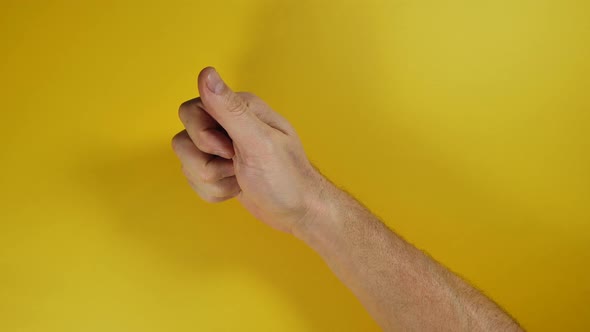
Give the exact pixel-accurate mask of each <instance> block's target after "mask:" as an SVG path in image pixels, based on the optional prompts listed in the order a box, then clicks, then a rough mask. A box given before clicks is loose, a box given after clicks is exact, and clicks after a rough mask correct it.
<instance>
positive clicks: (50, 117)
mask: <svg viewBox="0 0 590 332" xmlns="http://www.w3.org/2000/svg"><path fill="white" fill-rule="evenodd" d="M0 3H1V7H0V38H1V39H0V40H1V46H0V47H1V53H0V60H1V61H0V75H1V78H0V84H1V85H0V89H1V90H0V112H1V113H0V135H1V141H0V142H1V143H0V148H1V152H0V167H1V168H0V169H1V173H0V188H1V191H0V198H1V201H0V208H1V209H0V330H1V331H376V330H378V328H377V327H376V325H375V324H374V323H373V322H372V320H371V318H370V317H369V316H368V314H366V313H365V311H364V309H363V308H362V307H361V306H360V305H359V304H358V303H357V301H356V300H355V298H354V297H353V296H352V295H351V293H350V292H349V291H348V290H347V289H346V288H345V287H344V286H343V285H342V284H340V283H339V282H338V281H337V279H336V278H335V277H334V276H333V275H332V274H331V273H330V271H329V270H328V268H327V267H326V266H325V265H324V263H323V262H322V261H321V260H320V258H319V257H318V256H317V255H315V253H313V252H312V251H311V250H310V249H308V248H306V247H305V246H304V245H303V244H302V243H300V242H299V241H297V240H295V239H293V238H291V237H289V236H287V235H284V234H279V233H278V232H276V231H273V230H272V229H269V228H267V227H266V226H264V225H262V224H261V223H260V222H258V221H256V220H254V219H253V218H252V217H250V216H249V215H248V214H247V213H246V212H245V211H244V210H242V209H241V207H240V206H239V205H238V204H237V203H236V202H228V203H223V204H219V205H210V204H206V203H203V202H201V201H200V200H199V199H198V197H197V196H196V195H194V194H193V193H192V192H191V191H190V189H189V187H188V185H187V184H186V183H185V180H184V179H183V177H182V175H181V172H180V165H179V162H178V161H177V160H176V159H175V157H174V155H173V153H172V151H171V149H170V145H169V143H170V138H171V136H172V135H173V134H174V133H175V132H177V131H179V130H180V129H181V125H180V123H179V121H178V120H177V113H176V112H177V107H178V105H179V104H180V103H181V102H182V101H184V100H186V99H189V98H192V97H195V96H196V88H195V80H196V75H197V73H198V71H199V70H200V69H201V68H202V67H204V66H207V65H213V66H216V67H217V68H218V70H219V71H220V72H221V73H222V75H223V76H224V77H225V78H226V79H227V81H228V82H230V84H231V85H232V86H233V87H234V88H236V89H238V90H249V91H253V92H255V93H257V94H258V95H259V96H261V97H262V98H264V99H265V100H267V101H268V102H269V103H270V104H271V106H273V107H274V108H275V109H276V110H278V111H279V112H281V113H282V114H284V115H285V116H286V117H287V118H288V119H290V121H292V122H293V124H294V125H295V127H296V128H297V129H298V131H299V133H300V135H301V137H302V139H303V141H304V145H305V147H306V149H307V151H308V154H309V156H310V158H311V159H312V160H313V161H314V163H315V164H316V165H317V166H318V167H319V168H320V169H321V170H322V171H323V172H324V173H325V174H327V175H328V176H329V177H331V178H332V179H333V180H334V181H335V182H337V183H339V184H341V185H343V186H344V187H345V188H346V189H347V190H349V191H350V192H352V193H354V194H355V195H356V196H357V197H358V198H359V199H361V200H363V201H364V202H365V203H366V204H367V205H368V206H369V207H371V208H372V209H373V210H374V211H375V212H376V213H377V214H378V215H379V216H380V217H382V218H383V219H384V220H385V221H386V222H387V223H388V224H389V225H390V226H391V227H393V228H394V229H396V230H397V231H398V232H399V233H401V234H402V235H403V236H405V237H406V238H407V239H409V240H410V241H411V242H413V243H415V244H416V245H417V246H419V247H420V248H424V249H425V250H427V251H428V252H429V253H431V254H432V255H433V256H434V257H435V258H437V259H439V260H440V261H441V262H443V263H444V264H446V265H448V266H449V267H450V268H452V269H453V270H455V271H458V272H459V273H460V274H461V275H463V276H464V277H465V278H467V279H468V280H470V281H472V282H473V283H474V284H475V285H477V286H478V287H480V288H481V289H482V290H484V291H485V292H486V293H487V294H489V295H491V296H492V297H493V298H494V299H495V300H496V301H497V302H499V303H500V304H501V305H502V306H504V307H505V308H506V309H507V310H508V311H509V312H511V313H512V314H513V315H514V316H515V317H516V318H517V319H518V320H519V321H520V322H521V323H522V324H523V325H524V326H525V327H526V328H528V329H530V330H536V331H558V330H561V331H573V330H578V331H582V330H590V210H589V205H590V203H589V202H590V154H589V148H590V147H589V143H590V125H589V124H590V115H589V112H590V92H589V91H590V60H589V59H590V19H589V17H590V2H588V1H582V0H580V1H574V0H560V1H558V0H553V1H548V0H536V1H534V0H530V1H524V0H522V1H514V0H496V1H468V0H464V1H458V0H441V1H434V0H430V1H424V0H417V1H401V0H397V1H377V0H371V1H367V0H364V1H356V2H352V1H311V0H301V1H264V0H257V1H245V0H244V1H200V0H196V1H186V2H173V1H162V2H160V3H157V4H156V3H154V2H151V1H100V2H86V1H72V2H69V3H65V2H57V1H39V2H27V1H8V2H7V1H6V0H3V1H2V2H0Z"/></svg>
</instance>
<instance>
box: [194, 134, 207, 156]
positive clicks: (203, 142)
mask: <svg viewBox="0 0 590 332" xmlns="http://www.w3.org/2000/svg"><path fill="white" fill-rule="evenodd" d="M209 140H210V139H209V134H208V133H207V131H205V130H201V131H200V132H199V133H198V134H197V139H196V140H195V145H196V146H197V149H199V150H201V151H203V152H208V150H207V145H208V143H207V142H208V141H209Z"/></svg>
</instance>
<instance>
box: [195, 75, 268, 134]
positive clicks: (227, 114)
mask: <svg viewBox="0 0 590 332" xmlns="http://www.w3.org/2000/svg"><path fill="white" fill-rule="evenodd" d="M198 85H199V94H200V96H201V101H202V102H203V104H204V106H205V111H207V113H209V115H211V117H213V118H214V119H215V120H216V121H217V122H218V123H219V124H220V125H221V126H222V127H223V128H224V129H225V131H227V133H228V135H229V137H230V138H231V139H232V140H233V141H234V142H236V143H237V144H240V145H241V144H248V145H251V144H252V145H254V144H256V142H257V141H260V138H262V135H263V134H264V133H265V131H266V130H267V129H268V128H266V127H267V126H266V125H265V124H264V122H262V121H261V120H260V119H258V117H256V115H255V114H254V112H252V110H250V104H249V103H248V101H247V100H245V99H244V98H243V97H242V96H240V95H238V94H236V93H235V92H233V91H232V90H231V88H230V87H229V86H227V84H225V82H224V81H223V80H222V79H221V77H220V76H219V74H218V73H217V71H216V70H215V68H213V67H207V68H205V69H203V70H202V71H201V73H200V74H199V79H198Z"/></svg>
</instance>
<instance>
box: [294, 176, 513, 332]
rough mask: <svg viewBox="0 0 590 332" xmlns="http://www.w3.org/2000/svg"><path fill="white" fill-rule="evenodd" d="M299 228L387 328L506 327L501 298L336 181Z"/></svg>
mask: <svg viewBox="0 0 590 332" xmlns="http://www.w3.org/2000/svg"><path fill="white" fill-rule="evenodd" d="M324 186H325V189H324V191H323V192H322V195H321V198H320V199H319V200H317V202H316V205H315V207H314V209H316V211H314V213H310V214H309V215H308V218H307V220H303V222H302V227H301V228H299V229H298V230H297V231H296V232H295V235H296V236H297V237H299V238H300V239H301V240H303V241H304V242H306V243H307V244H308V245H309V246H310V247H312V248H313V249H314V250H315V251H317V252H318V253H319V254H320V255H321V256H322V257H323V258H324V260H325V261H326V262H327V264H328V265H329V266H330V268H331V269H332V270H333V271H334V273H335V274H336V275H337V276H338V277H339V278H340V279H341V280H342V281H343V282H344V283H345V284H346V285H347V286H348V287H349V288H350V289H351V290H352V292H353V293H354V294H355V295H356V296H357V297H358V298H359V299H360V301H361V302H362V303H363V305H364V306H365V308H367V310H368V311H369V313H370V314H371V315H372V316H373V317H374V318H375V320H376V321H377V323H378V324H379V325H380V326H381V327H383V328H384V329H385V330H404V331H405V330H453V331H460V330H463V331H477V330H502V331H509V330H514V331H518V330H520V328H519V327H518V325H517V324H516V323H515V322H514V321H513V320H512V319H511V318H510V317H509V316H508V315H507V314H506V313H504V312H503V311H502V310H501V309H500V308H499V307H498V306H497V305H496V304H495V303H493V302H492V301H491V300H489V299H488V298H486V297H485V296H484V295H483V294H481V293H480V292H479V291H477V290H476V289H474V288H473V287H471V286H470V285H469V284H467V283H466V282H464V281H463V280H461V279H460V278H459V277H457V276H456V275H454V274H453V273H452V272H450V271H449V270H447V269H446V268H444V267H443V266H442V265H440V264H438V263H437V262H435V261H434V260H433V259H431V258H430V257H429V256H427V255H425V254H424V253H423V252H422V251H420V250H418V249H416V248H415V247H413V246H412V245H410V244H409V243H407V242H406V241H404V240H403V239H402V238H401V237H399V236H398V235H396V234H395V233H394V232H392V231H391V230H389V229H388V228H387V226H385V225H384V224H383V223H382V222H381V221H379V220H378V219H377V218H376V217H375V216H374V215H372V214H371V213H370V212H369V211H368V210H367V209H366V208H364V207H363V206H362V205H361V204H360V203H358V202H357V201H356V200H355V199H354V198H352V197H350V196H349V195H348V194H346V193H345V192H343V191H341V190H339V189H338V188H336V187H335V186H333V185H332V184H330V183H328V182H327V181H326V183H324Z"/></svg>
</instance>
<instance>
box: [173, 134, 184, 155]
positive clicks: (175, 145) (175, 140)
mask: <svg viewBox="0 0 590 332" xmlns="http://www.w3.org/2000/svg"><path fill="white" fill-rule="evenodd" d="M183 139H184V132H180V133H178V134H176V135H174V137H172V140H171V142H170V144H171V145H172V149H173V150H174V151H178V148H179V147H180V144H181V142H182V140H183Z"/></svg>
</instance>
